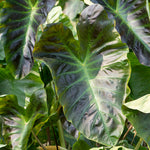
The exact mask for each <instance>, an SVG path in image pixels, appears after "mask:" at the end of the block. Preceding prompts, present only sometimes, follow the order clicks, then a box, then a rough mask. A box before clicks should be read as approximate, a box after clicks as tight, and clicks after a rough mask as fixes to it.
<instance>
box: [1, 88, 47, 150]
mask: <svg viewBox="0 0 150 150" xmlns="http://www.w3.org/2000/svg"><path fill="white" fill-rule="evenodd" d="M47 112H48V111H47V103H46V93H45V91H44V90H42V89H40V90H38V91H36V92H35V93H34V94H33V95H32V96H31V99H30V103H29V105H28V106H27V108H26V109H24V108H23V107H21V106H19V105H18V101H17V97H16V96H14V95H6V96H1V97H0V115H2V116H4V117H5V123H6V124H7V125H9V126H10V128H11V129H12V131H11V142H12V146H13V149H14V150H26V149H27V147H28V140H29V136H30V134H31V132H32V130H33V127H34V125H35V121H36V120H39V119H40V118H42V120H44V119H45V120H47V117H48V115H47ZM43 123H44V122H43Z"/></svg>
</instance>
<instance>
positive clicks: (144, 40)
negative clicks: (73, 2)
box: [97, 0, 150, 66]
mask: <svg viewBox="0 0 150 150" xmlns="http://www.w3.org/2000/svg"><path fill="white" fill-rule="evenodd" d="M97 2H98V3H100V4H102V5H103V6H104V7H105V9H106V10H107V12H108V14H109V15H110V16H113V17H114V18H115V20H116V29H117V31H118V32H119V33H120V35H121V38H122V41H123V42H125V43H127V45H128V46H129V48H131V49H132V50H133V51H134V53H135V54H136V56H137V58H138V59H139V61H140V63H141V64H144V65H147V66H150V62H149V57H150V43H149V39H150V34H149V32H150V22H149V17H148V14H147V10H146V0H140V1H137V0H131V1H123V0H118V1H114V2H111V1H109V0H102V1H100V0H97Z"/></svg>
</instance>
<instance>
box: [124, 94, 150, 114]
mask: <svg viewBox="0 0 150 150" xmlns="http://www.w3.org/2000/svg"><path fill="white" fill-rule="evenodd" d="M124 106H126V107H128V108H129V109H134V110H138V111H141V112H143V113H150V109H149V106H150V94H147V95H145V96H143V97H141V98H139V99H137V100H134V101H131V102H128V103H125V104H124Z"/></svg>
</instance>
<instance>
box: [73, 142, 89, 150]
mask: <svg viewBox="0 0 150 150" xmlns="http://www.w3.org/2000/svg"><path fill="white" fill-rule="evenodd" d="M83 149H84V150H89V149H90V146H89V145H88V144H87V143H86V142H85V141H83V140H79V141H77V142H76V143H74V145H73V147H72V150H83Z"/></svg>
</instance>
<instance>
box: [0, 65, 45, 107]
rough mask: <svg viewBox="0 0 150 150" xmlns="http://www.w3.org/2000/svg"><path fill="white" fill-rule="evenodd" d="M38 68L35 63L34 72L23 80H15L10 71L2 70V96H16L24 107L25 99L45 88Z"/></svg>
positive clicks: (0, 71)
mask: <svg viewBox="0 0 150 150" xmlns="http://www.w3.org/2000/svg"><path fill="white" fill-rule="evenodd" d="M37 67H38V66H37V63H35V65H34V67H33V69H32V71H31V72H30V73H29V74H28V76H26V77H25V78H24V79H22V80H18V79H15V78H14V77H13V76H12V75H11V73H10V71H9V70H8V69H4V68H0V95H4V94H12V95H16V96H17V98H18V103H19V105H21V106H24V105H25V98H26V97H30V96H31V95H32V94H33V92H34V91H36V90H37V89H39V88H42V87H43V86H44V85H43V83H42V81H41V79H40V75H39V73H38V71H37Z"/></svg>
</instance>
